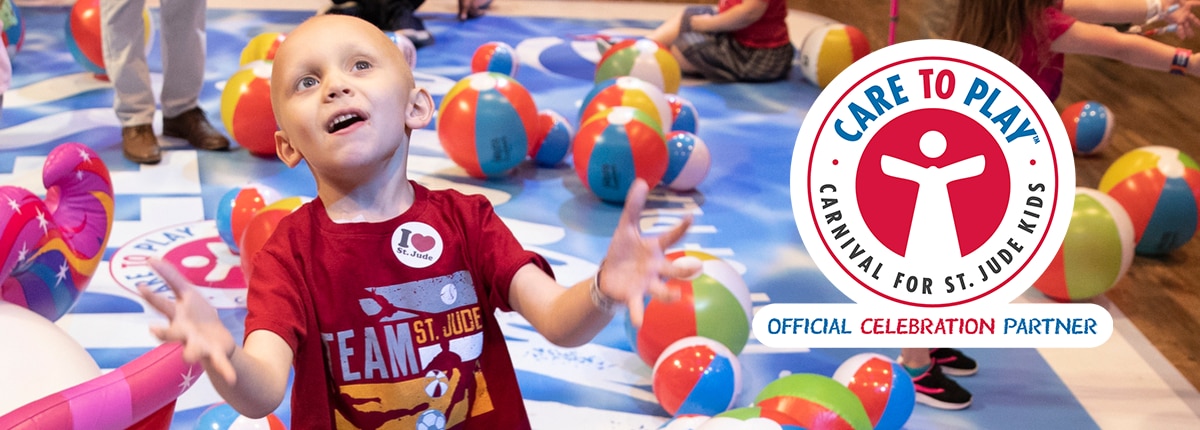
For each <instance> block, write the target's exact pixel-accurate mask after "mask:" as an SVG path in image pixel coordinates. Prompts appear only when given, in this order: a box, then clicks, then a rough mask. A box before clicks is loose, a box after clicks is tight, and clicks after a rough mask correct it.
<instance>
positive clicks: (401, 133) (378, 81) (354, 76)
mask: <svg viewBox="0 0 1200 430" xmlns="http://www.w3.org/2000/svg"><path fill="white" fill-rule="evenodd" d="M271 99H272V100H271V101H272V105H273V107H274V110H275V117H276V119H277V121H278V122H279V125H280V131H278V132H276V138H275V140H276V152H277V153H278V155H279V158H280V159H281V160H283V161H284V162H285V163H287V164H288V165H289V166H292V167H294V166H295V165H296V164H298V163H299V162H300V160H302V159H303V160H307V161H308V164H309V167H310V168H311V169H313V171H314V173H315V174H317V175H318V176H320V175H321V174H322V173H324V174H331V175H344V174H355V173H361V174H370V173H372V172H373V169H371V168H369V167H370V165H372V164H375V165H377V164H378V163H387V162H388V160H391V159H392V155H394V154H395V153H396V152H397V151H405V150H407V141H408V133H409V132H408V129H413V128H421V127H424V126H425V125H426V124H428V123H429V120H430V118H431V117H432V109H433V108H432V104H433V101H432V99H431V98H430V97H429V93H428V92H426V91H425V90H423V89H416V88H414V86H413V78H412V71H411V70H410V69H409V67H408V64H407V63H406V62H405V61H404V59H403V57H402V56H401V54H400V51H399V49H398V48H396V46H395V45H394V44H393V43H392V42H391V40H389V39H388V38H387V36H385V35H384V34H383V33H382V32H380V31H379V30H377V29H376V28H375V27H373V26H371V25H370V24H368V23H367V22H365V21H362V20H360V19H357V18H351V17H346V16H336V15H326V16H318V17H315V18H313V19H310V20H308V21H306V22H305V23H303V24H301V25H300V26H299V27H297V28H296V30H294V31H293V32H291V33H289V34H288V36H287V38H286V39H284V42H283V45H282V46H280V48H279V51H278V53H277V55H276V57H275V63H274V66H273V71H272V75H271ZM318 179H320V178H318Z"/></svg>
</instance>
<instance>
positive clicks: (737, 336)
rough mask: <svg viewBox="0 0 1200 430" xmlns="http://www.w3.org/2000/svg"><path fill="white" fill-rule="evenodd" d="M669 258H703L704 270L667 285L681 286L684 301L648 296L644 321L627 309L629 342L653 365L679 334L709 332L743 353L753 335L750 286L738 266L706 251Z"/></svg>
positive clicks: (706, 334)
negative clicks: (632, 316)
mask: <svg viewBox="0 0 1200 430" xmlns="http://www.w3.org/2000/svg"><path fill="white" fill-rule="evenodd" d="M666 258H667V260H668V261H675V260H677V259H683V258H688V259H695V260H699V263H700V266H701V270H700V274H699V275H698V276H696V277H695V278H692V279H672V280H669V281H667V286H668V287H670V288H672V289H678V290H679V292H680V297H679V300H675V301H673V302H665V301H662V300H657V299H649V298H648V299H647V301H646V307H645V314H644V315H643V318H642V326H641V327H634V326H633V321H631V320H630V319H629V317H628V314H626V318H625V331H626V334H627V335H628V336H629V343H630V344H631V345H633V347H634V349H635V351H636V352H637V354H638V356H639V357H641V358H642V361H644V362H645V363H646V364H647V365H650V366H653V365H654V363H655V362H657V361H658V356H659V355H661V354H662V352H663V351H664V350H665V349H666V348H667V347H668V346H670V345H671V344H672V343H674V342H675V341H677V340H679V339H683V338H685V337H690V336H703V337H706V338H709V339H712V340H715V341H717V342H720V343H721V344H723V345H725V347H726V348H729V350H730V351H733V353H734V354H740V353H741V352H742V348H745V347H746V342H747V340H749V338H750V318H751V314H750V305H751V301H750V289H749V288H748V287H747V286H746V281H744V280H743V279H742V275H740V274H738V272H737V269H735V268H734V267H733V266H732V265H730V264H729V263H728V262H726V261H725V260H722V259H720V258H718V257H716V256H713V255H711V254H708V253H705V252H700V251H692V250H685V251H672V252H669V253H667V255H666Z"/></svg>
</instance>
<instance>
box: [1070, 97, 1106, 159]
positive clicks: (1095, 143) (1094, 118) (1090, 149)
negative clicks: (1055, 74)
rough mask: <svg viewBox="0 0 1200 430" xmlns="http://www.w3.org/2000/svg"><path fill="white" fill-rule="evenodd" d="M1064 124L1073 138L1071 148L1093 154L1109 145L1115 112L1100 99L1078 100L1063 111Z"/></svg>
mask: <svg viewBox="0 0 1200 430" xmlns="http://www.w3.org/2000/svg"><path fill="white" fill-rule="evenodd" d="M1062 121H1063V125H1065V126H1066V127H1067V136H1068V137H1070V138H1071V150H1073V151H1075V153H1076V154H1079V155H1091V154H1095V153H1097V152H1100V150H1102V149H1104V147H1106V146H1108V138H1109V137H1111V136H1112V128H1113V114H1112V111H1109V110H1108V107H1106V106H1104V105H1103V104H1101V103H1100V102H1098V101H1093V100H1085V101H1081V102H1076V103H1074V104H1072V105H1070V106H1067V108H1066V109H1063V111H1062Z"/></svg>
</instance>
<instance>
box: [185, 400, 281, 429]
mask: <svg viewBox="0 0 1200 430" xmlns="http://www.w3.org/2000/svg"><path fill="white" fill-rule="evenodd" d="M194 428H195V429H196V430H287V427H286V426H284V425H283V421H282V420H280V419H279V417H277V416H275V414H268V415H267V416H265V417H263V418H247V417H245V416H243V415H242V414H239V413H238V412H237V411H236V410H234V409H233V406H229V404H228V403H218V404H216V405H213V406H211V407H209V408H208V409H205V410H204V412H202V413H200V418H199V419H197V420H196V426H195V427H194Z"/></svg>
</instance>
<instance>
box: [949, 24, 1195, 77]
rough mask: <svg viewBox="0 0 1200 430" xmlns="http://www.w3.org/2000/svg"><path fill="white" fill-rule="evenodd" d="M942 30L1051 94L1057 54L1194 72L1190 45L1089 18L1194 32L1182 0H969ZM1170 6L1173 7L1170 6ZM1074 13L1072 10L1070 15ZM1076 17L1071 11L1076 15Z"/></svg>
mask: <svg viewBox="0 0 1200 430" xmlns="http://www.w3.org/2000/svg"><path fill="white" fill-rule="evenodd" d="M958 3H959V4H958V11H957V13H956V15H955V19H954V23H953V24H952V25H951V28H950V31H949V32H948V36H949V38H950V39H953V40H958V41H960V42H967V43H970V44H973V45H976V46H980V47H982V48H985V49H987V50H989V51H992V52H995V53H996V54H999V55H1001V56H1003V57H1005V58H1007V59H1009V60H1010V61H1012V62H1013V63H1014V64H1016V65H1018V66H1020V67H1021V70H1024V71H1025V73H1028V74H1029V76H1031V77H1033V79H1034V81H1036V82H1037V83H1038V85H1040V86H1041V88H1042V90H1043V91H1045V92H1046V95H1047V96H1049V97H1050V100H1055V99H1057V98H1058V94H1059V92H1060V91H1061V90H1062V79H1063V57H1064V54H1086V55H1097V56H1101V57H1106V58H1111V59H1114V60H1118V61H1122V62H1124V63H1127V64H1130V65H1134V66H1138V67H1142V68H1146V69H1151V70H1161V71H1169V72H1171V73H1172V74H1179V75H1182V74H1191V75H1198V74H1200V58H1198V57H1197V55H1196V54H1195V53H1193V52H1192V51H1191V50H1188V49H1184V48H1176V47H1174V46H1171V45H1167V44H1165V43H1162V42H1159V41H1156V40H1154V39H1150V38H1147V37H1144V36H1141V35H1135V34H1127V33H1121V32H1119V31H1117V30H1116V29H1114V28H1112V27H1107V26H1104V25H1101V24H1093V22H1095V23H1113V22H1139V21H1141V20H1146V21H1150V20H1162V21H1165V22H1166V23H1168V24H1174V25H1175V26H1176V29H1177V34H1178V35H1179V36H1180V37H1183V38H1186V37H1191V36H1192V35H1193V32H1194V29H1193V27H1195V26H1197V25H1200V20H1197V18H1196V16H1195V15H1193V14H1192V12H1191V8H1192V7H1195V6H1197V5H1200V2H1197V1H1192V0H1187V1H1178V2H1177V1H1175V0H1149V1H1146V0H1068V1H1065V2H1064V1H1063V0H971V1H960V2H958ZM1172 6H1174V7H1172ZM1072 15H1074V16H1072ZM1077 18H1078V19H1077Z"/></svg>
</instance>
